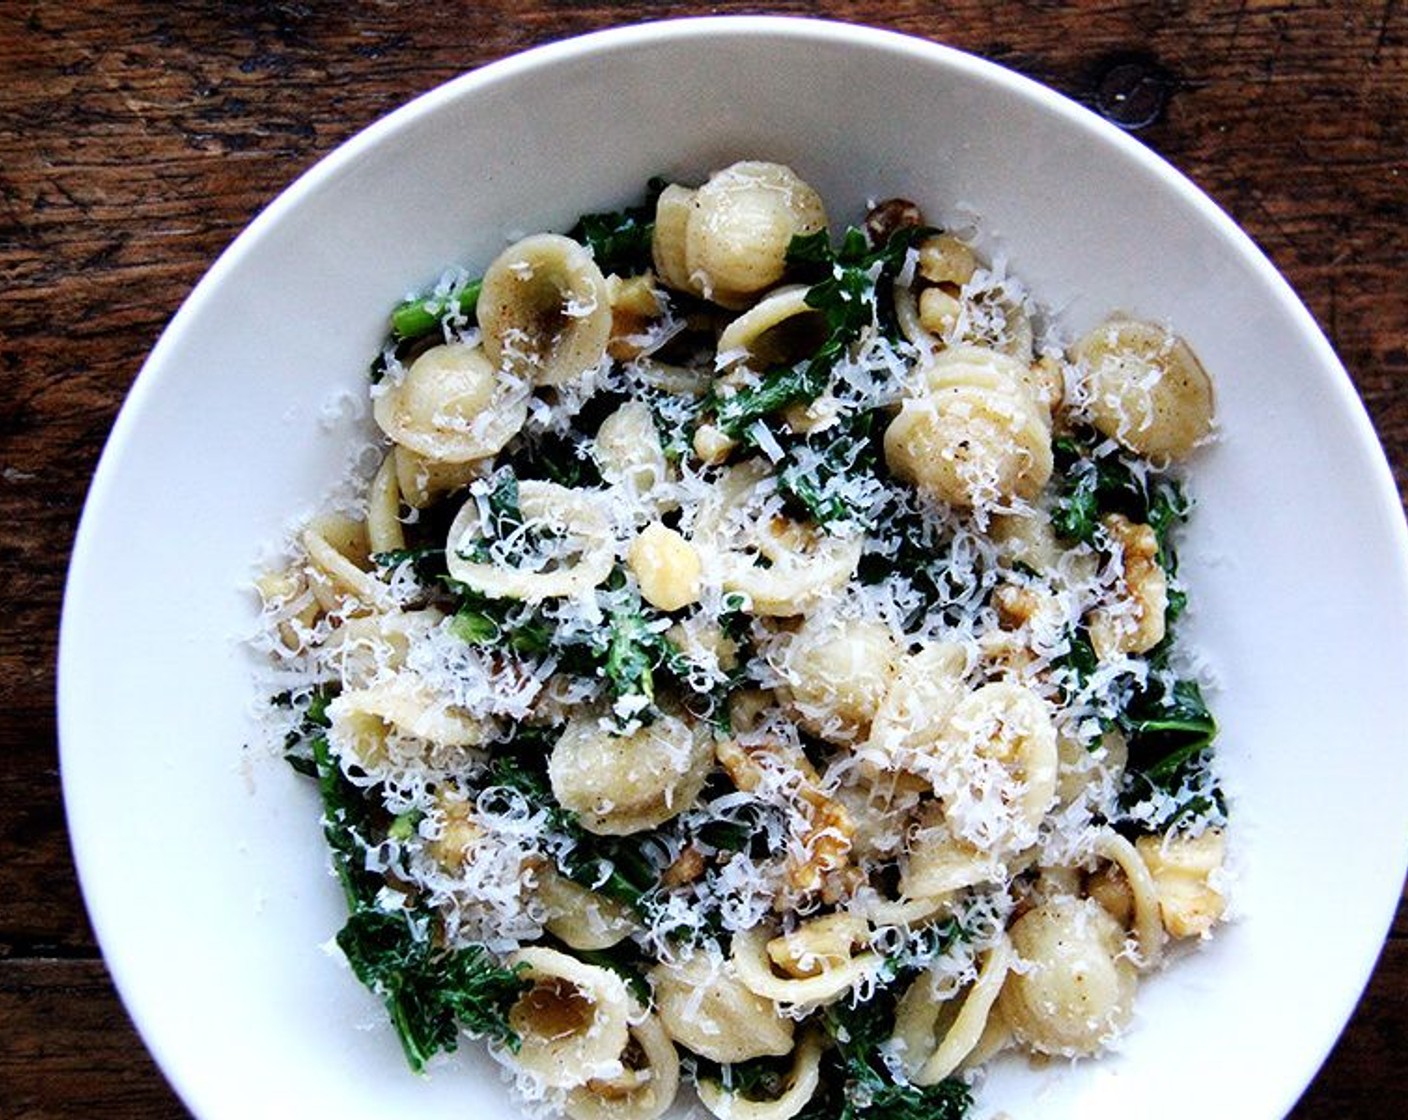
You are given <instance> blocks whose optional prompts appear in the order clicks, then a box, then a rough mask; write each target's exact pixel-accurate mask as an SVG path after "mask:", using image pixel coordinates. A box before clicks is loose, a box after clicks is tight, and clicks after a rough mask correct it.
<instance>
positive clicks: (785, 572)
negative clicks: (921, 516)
mask: <svg viewBox="0 0 1408 1120" xmlns="http://www.w3.org/2000/svg"><path fill="white" fill-rule="evenodd" d="M775 496H776V481H775V479H774V477H773V476H772V474H771V472H769V471H768V470H767V468H766V467H764V466H763V465H762V463H760V462H758V461H757V460H749V461H748V462H745V463H740V464H739V465H737V466H734V467H730V468H728V470H726V471H725V472H724V474H723V476H722V477H721V478H720V479H719V481H718V482H717V484H716V485H715V486H714V488H713V490H712V491H711V492H710V493H709V494H708V495H706V496H705V498H704V500H703V501H702V502H701V503H700V508H699V512H698V515H697V517H696V519H695V523H694V541H695V544H696V546H697V547H699V548H700V550H701V554H702V555H703V557H704V563H705V569H704V570H705V577H706V579H712V580H713V581H715V582H716V583H717V585H718V586H720V587H722V589H723V590H724V591H728V592H734V593H736V594H739V595H742V596H744V597H745V599H746V601H747V603H748V605H749V609H750V610H751V611H752V612H753V613H754V614H759V615H764V616H768V617H780V618H790V617H793V616H795V615H799V614H803V613H805V612H806V611H808V610H810V609H811V608H813V607H814V606H815V605H816V604H817V603H818V602H820V601H821V600H822V599H823V598H824V597H825V596H826V595H827V594H829V593H831V592H834V591H835V590H837V589H838V588H840V587H841V586H842V585H843V584H844V583H845V582H846V581H847V580H848V579H850V577H851V576H852V575H853V574H854V572H855V570H856V565H857V564H859V563H860V554H861V542H860V541H858V540H854V539H850V538H845V537H835V536H829V535H827V534H825V533H823V532H820V531H819V530H817V529H816V528H815V527H814V526H810V525H807V524H805V523H804V522H799V521H794V520H792V519H791V518H790V517H789V516H787V515H786V514H785V513H783V512H782V511H781V510H778V509H775V507H774V504H773V502H774V498H775Z"/></svg>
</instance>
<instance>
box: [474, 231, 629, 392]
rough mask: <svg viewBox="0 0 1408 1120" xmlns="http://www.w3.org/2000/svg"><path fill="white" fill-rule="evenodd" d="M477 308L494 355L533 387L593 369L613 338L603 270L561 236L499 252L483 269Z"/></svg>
mask: <svg viewBox="0 0 1408 1120" xmlns="http://www.w3.org/2000/svg"><path fill="white" fill-rule="evenodd" d="M476 313H477V315H478V317H479V327H480V329H481V330H482V331H483V332H484V350H485V352H486V353H487V354H488V355H489V360H490V361H491V362H493V363H494V365H495V366H496V367H497V368H499V369H508V370H510V371H512V372H513V373H514V374H515V375H516V376H517V377H519V378H521V379H522V380H524V381H527V382H530V383H532V384H536V385H561V384H563V383H564V382H567V381H571V380H573V379H574V378H577V377H580V376H581V375H582V374H584V373H586V372H587V370H590V369H595V368H596V367H597V366H598V365H600V364H601V361H602V359H603V358H604V357H605V355H606V343H607V340H608V339H609V338H610V337H611V301H610V299H609V298H608V295H607V290H606V279H605V277H603V276H602V274H601V269H599V268H597V266H596V262H595V261H594V260H592V256H591V253H589V252H588V251H587V250H586V249H585V248H583V247H582V246H581V245H579V244H578V243H577V242H575V241H573V240H572V239H571V238H570V237H563V236H562V235H561V234H556V233H539V234H534V235H533V236H532V237H525V238H524V239H523V240H522V241H518V242H516V243H514V244H513V245H510V246H509V247H508V248H507V249H505V250H504V251H503V252H502V253H500V254H499V255H498V257H496V258H495V259H494V262H493V263H492V264H490V265H489V267H488V268H487V269H485V270H484V286H483V288H482V289H481V290H480V293H479V303H478V305H477V307H476Z"/></svg>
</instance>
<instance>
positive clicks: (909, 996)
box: [895, 940, 1013, 1085]
mask: <svg viewBox="0 0 1408 1120" xmlns="http://www.w3.org/2000/svg"><path fill="white" fill-rule="evenodd" d="M1012 961H1013V953H1012V946H1011V945H1010V944H1009V943H1008V942H1007V941H1006V940H1001V941H998V943H997V944H996V945H994V946H993V947H992V948H991V949H989V950H988V952H987V954H986V956H985V957H984V959H983V963H982V965H981V967H980V968H979V969H978V974H977V977H976V979H975V980H974V981H973V983H972V985H970V986H969V988H968V989H967V990H966V991H965V992H963V993H962V995H961V996H957V995H954V996H950V997H949V998H947V999H946V998H944V996H943V994H942V993H941V992H940V991H939V990H938V984H937V982H936V977H935V976H934V974H933V973H932V972H925V973H921V974H920V976H919V978H918V979H916V980H915V981H914V983H913V984H912V985H910V988H909V990H908V991H907V992H905V994H904V996H903V997H902V998H901V999H900V1002H899V1006H898V1007H897V1008H896V1009H895V1040H896V1042H897V1043H898V1049H899V1051H900V1055H901V1059H902V1060H903V1062H904V1065H905V1074H906V1076H908V1078H909V1079H910V1080H911V1081H912V1082H914V1084H916V1085H937V1084H938V1083H939V1082H940V1081H942V1080H944V1078H946V1077H949V1076H951V1075H952V1074H953V1072H954V1071H955V1070H957V1069H958V1068H959V1066H960V1065H961V1064H962V1062H963V1060H964V1059H965V1058H967V1057H968V1055H969V1054H971V1053H972V1052H973V1050H974V1049H975V1048H976V1047H977V1046H978V1043H979V1042H980V1041H981V1040H982V1037H983V1032H984V1030H985V1028H986V1027H987V1024H988V1021H989V1018H990V1017H991V1013H992V1009H993V1005H994V1004H995V1003H997V998H998V996H999V994H1000V993H1001V992H1002V987H1003V983H1004V982H1005V981H1006V979H1007V973H1008V970H1009V969H1010V968H1011V967H1012Z"/></svg>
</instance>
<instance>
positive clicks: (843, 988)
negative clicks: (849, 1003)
mask: <svg viewBox="0 0 1408 1120" xmlns="http://www.w3.org/2000/svg"><path fill="white" fill-rule="evenodd" d="M771 940H772V935H771V934H769V932H768V931H767V930H766V929H765V928H764V927H762V926H755V927H754V928H753V929H750V930H743V931H740V932H738V933H735V934H734V935H733V952H732V956H731V957H730V959H731V960H732V962H733V967H734V971H735V973H736V974H737V976H738V979H739V980H741V981H742V982H743V984H744V986H745V987H747V988H748V989H749V990H750V991H752V992H756V993H757V994H758V995H760V996H763V997H764V998H765V999H771V1000H776V1001H777V1002H778V1003H782V1004H787V1005H790V1006H794V1007H798V1006H800V1007H818V1006H821V1005H822V1004H827V1003H832V1002H834V1001H836V1000H838V999H840V998H841V997H842V996H844V995H846V994H847V993H848V992H850V991H852V990H853V989H854V988H855V986H856V985H857V984H862V983H864V982H865V981H866V980H868V979H870V978H871V977H873V976H874V975H875V974H876V973H878V972H879V971H880V970H881V969H882V968H883V967H884V965H885V959H884V958H883V957H882V956H881V955H880V954H879V953H877V952H876V951H875V950H873V949H865V950H862V951H861V952H858V953H853V954H852V955H851V956H849V957H847V958H846V960H845V961H843V962H840V963H835V962H828V964H829V967H826V968H823V969H822V970H821V971H819V972H818V973H817V974H816V975H815V976H805V977H793V976H786V977H784V976H779V975H778V974H777V973H776V972H775V971H773V960H772V957H771V955H770V954H769V953H768V943H769V942H770V941H771Z"/></svg>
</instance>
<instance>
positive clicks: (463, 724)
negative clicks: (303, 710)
mask: <svg viewBox="0 0 1408 1120" xmlns="http://www.w3.org/2000/svg"><path fill="white" fill-rule="evenodd" d="M328 719H329V720H330V721H331V726H330V727H329V729H328V739H329V740H330V741H331V742H332V743H333V744H334V745H335V746H336V747H337V748H338V750H339V753H341V754H343V755H344V756H348V755H350V757H352V758H354V759H356V760H357V761H358V762H359V763H360V764H361V765H363V766H364V767H366V768H368V769H376V768H378V767H381V766H384V765H386V764H387V763H389V762H394V761H396V760H397V759H406V758H423V757H424V756H425V755H426V754H427V752H428V751H430V749H431V748H435V747H443V748H462V747H476V746H478V745H479V744H481V743H483V742H484V740H485V739H486V738H487V735H488V730H487V728H486V727H485V725H484V723H483V721H481V720H478V719H475V718H474V717H473V716H470V715H468V714H467V713H465V712H463V711H461V710H460V709H457V708H453V707H450V706H449V705H447V704H445V703H444V702H443V701H440V700H438V699H437V698H436V697H435V696H434V695H433V694H432V693H431V691H430V689H429V688H427V687H426V685H425V684H424V682H423V681H421V680H420V679H419V678H418V677H416V676H415V675H413V674H411V673H397V674H396V675H394V676H392V677H389V678H387V679H386V680H383V681H380V682H378V683H377V684H373V685H371V686H369V687H367V688H359V689H352V690H351V691H347V692H343V693H342V694H341V695H340V696H338V697H337V698H336V699H335V700H333V701H332V702H331V703H330V704H329V705H328Z"/></svg>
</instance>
